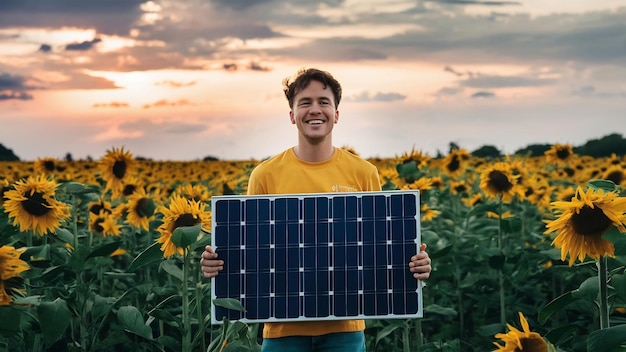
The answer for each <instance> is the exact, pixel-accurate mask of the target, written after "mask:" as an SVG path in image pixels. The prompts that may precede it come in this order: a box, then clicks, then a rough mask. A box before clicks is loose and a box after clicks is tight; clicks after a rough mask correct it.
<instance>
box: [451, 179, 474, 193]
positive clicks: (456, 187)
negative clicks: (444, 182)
mask: <svg viewBox="0 0 626 352" xmlns="http://www.w3.org/2000/svg"><path fill="white" fill-rule="evenodd" d="M469 190H470V187H469V186H468V185H467V183H466V182H465V181H464V180H461V181H452V182H450V193H452V194H454V195H467V194H468V192H469Z"/></svg>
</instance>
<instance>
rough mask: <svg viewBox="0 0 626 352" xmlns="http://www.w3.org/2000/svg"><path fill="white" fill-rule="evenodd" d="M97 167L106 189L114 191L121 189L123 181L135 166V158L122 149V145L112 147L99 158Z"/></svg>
mask: <svg viewBox="0 0 626 352" xmlns="http://www.w3.org/2000/svg"><path fill="white" fill-rule="evenodd" d="M99 167H100V174H101V176H102V178H103V179H104V180H105V182H106V190H111V191H112V192H113V193H116V192H121V191H122V188H123V187H124V181H125V180H126V178H127V177H128V175H129V174H131V171H132V170H133V169H134V167H135V160H134V159H133V155H132V154H131V153H130V152H128V151H124V147H122V148H120V149H116V148H112V149H111V150H107V153H106V155H105V156H104V157H103V158H102V159H101V160H100V163H99Z"/></svg>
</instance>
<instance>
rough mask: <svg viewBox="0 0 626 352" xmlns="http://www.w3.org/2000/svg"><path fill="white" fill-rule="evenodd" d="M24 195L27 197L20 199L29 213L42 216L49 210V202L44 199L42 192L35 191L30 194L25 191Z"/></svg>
mask: <svg viewBox="0 0 626 352" xmlns="http://www.w3.org/2000/svg"><path fill="white" fill-rule="evenodd" d="M24 196H25V197H26V198H27V199H26V200H23V201H22V207H23V208H24V210H26V211H27V212H28V213H29V214H30V215H34V216H43V215H45V214H47V213H48V212H49V211H50V204H49V203H48V201H47V200H45V199H44V197H43V193H41V192H35V193H33V194H32V195H30V196H29V195H27V194H26V193H25V194H24Z"/></svg>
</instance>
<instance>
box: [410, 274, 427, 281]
mask: <svg viewBox="0 0 626 352" xmlns="http://www.w3.org/2000/svg"><path fill="white" fill-rule="evenodd" d="M413 277H414V278H416V279H418V280H426V279H428V278H429V277H430V273H415V274H413Z"/></svg>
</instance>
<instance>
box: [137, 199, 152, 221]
mask: <svg viewBox="0 0 626 352" xmlns="http://www.w3.org/2000/svg"><path fill="white" fill-rule="evenodd" d="M150 205H151V204H150V199H149V198H141V199H139V200H138V201H137V206H135V213H137V215H139V216H141V217H144V218H146V217H148V216H150V215H152V214H150V210H149V209H150Z"/></svg>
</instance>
